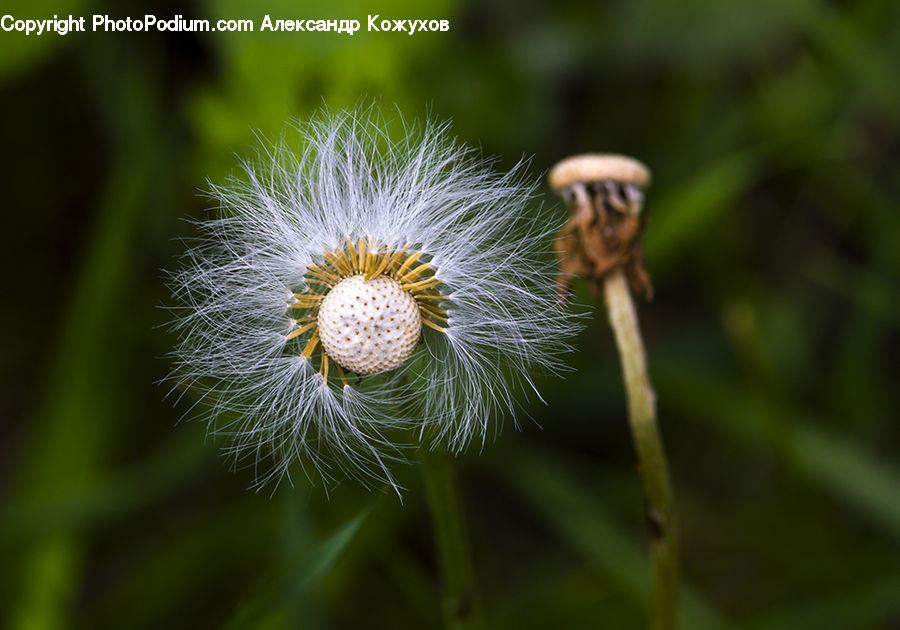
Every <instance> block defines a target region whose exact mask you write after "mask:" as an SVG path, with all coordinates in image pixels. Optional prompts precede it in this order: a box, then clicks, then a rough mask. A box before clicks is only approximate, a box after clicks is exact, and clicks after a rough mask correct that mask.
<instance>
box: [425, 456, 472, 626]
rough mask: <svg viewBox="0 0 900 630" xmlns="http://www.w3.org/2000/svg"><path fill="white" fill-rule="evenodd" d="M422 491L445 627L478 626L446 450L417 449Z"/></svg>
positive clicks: (459, 510) (462, 525)
mask: <svg viewBox="0 0 900 630" xmlns="http://www.w3.org/2000/svg"><path fill="white" fill-rule="evenodd" d="M419 457H420V459H421V461H422V476H423V478H424V481H425V495H426V498H427V501H428V508H429V510H430V512H431V520H432V527H433V528H434V535H435V543H436V545H437V552H438V564H439V565H440V569H441V578H442V582H443V584H442V588H443V596H442V600H441V604H442V605H441V610H442V613H443V617H444V627H445V628H446V629H447V630H451V629H452V630H464V629H465V630H468V629H471V628H477V627H480V625H481V624H480V614H479V610H478V606H477V604H478V602H477V598H476V593H475V572H474V570H473V568H472V555H471V552H470V550H469V540H468V538H467V536H466V529H465V523H464V519H463V513H462V507H461V506H460V502H459V493H458V492H457V489H456V479H455V475H454V466H453V458H452V457H451V456H450V455H448V454H447V453H443V452H434V451H428V450H427V448H426V447H423V448H422V449H421V450H420V454H419Z"/></svg>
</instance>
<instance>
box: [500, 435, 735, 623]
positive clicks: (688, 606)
mask: <svg viewBox="0 0 900 630" xmlns="http://www.w3.org/2000/svg"><path fill="white" fill-rule="evenodd" d="M499 471H500V473H501V474H502V475H503V476H504V477H505V478H506V479H507V480H508V481H509V482H510V483H511V484H512V485H513V486H514V487H515V489H516V490H517V492H518V493H519V494H520V495H521V496H522V497H523V498H524V499H525V500H526V501H527V503H528V504H529V505H530V506H531V507H532V509H533V510H534V511H535V512H536V513H537V514H538V515H539V516H540V517H541V518H543V519H544V520H546V521H547V522H548V523H549V524H550V525H551V526H552V527H554V528H555V529H556V530H557V531H558V532H559V535H560V537H561V538H562V539H563V540H565V541H567V542H568V543H569V544H570V545H571V546H572V547H573V548H574V549H575V550H577V551H579V552H581V553H582V554H583V555H584V557H585V558H587V559H588V560H590V561H591V562H592V563H593V564H594V565H595V566H597V568H598V569H600V570H601V571H603V572H605V573H606V574H608V575H609V576H610V578H612V579H613V580H614V581H615V582H617V583H618V584H619V586H620V588H621V589H622V592H623V593H624V594H625V595H627V596H628V597H629V598H630V599H631V600H632V601H633V602H634V603H635V604H636V606H637V607H638V608H639V609H641V610H647V609H648V607H649V604H650V561H649V554H648V552H647V551H646V550H645V549H643V548H641V547H640V546H639V544H638V543H636V542H635V541H634V540H632V539H631V538H630V537H629V536H628V535H626V534H625V533H624V532H622V531H621V530H620V529H619V528H618V527H617V526H616V525H614V524H613V523H612V522H611V520H610V518H609V517H608V515H607V514H606V513H605V510H604V509H603V506H602V505H601V503H600V502H599V501H598V500H597V499H596V498H595V497H594V496H593V495H592V494H591V492H590V490H588V489H587V488H585V487H583V486H580V485H579V484H577V483H576V482H574V481H572V480H571V479H569V478H568V477H567V476H566V475H565V474H564V473H563V472H561V471H560V470H559V467H558V465H557V464H555V463H554V462H553V461H551V460H550V459H549V458H547V456H546V455H543V454H539V453H537V452H535V451H529V452H528V454H527V455H522V456H519V457H514V456H512V455H510V456H509V457H508V458H506V459H504V465H503V466H502V467H501V468H500V469H499ZM682 600H683V610H682V622H683V624H682V625H683V626H684V627H685V628H692V629H696V630H706V629H709V630H713V629H722V628H729V627H731V624H730V623H728V621H727V620H725V619H724V618H723V617H722V616H721V615H720V614H719V613H718V612H716V611H715V610H714V609H713V607H712V606H711V605H710V604H708V603H707V602H706V601H705V600H704V599H703V598H702V596H701V595H700V594H699V593H697V592H696V591H695V590H694V589H691V588H690V587H686V586H685V587H683V588H682Z"/></svg>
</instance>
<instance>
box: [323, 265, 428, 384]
mask: <svg viewBox="0 0 900 630" xmlns="http://www.w3.org/2000/svg"><path fill="white" fill-rule="evenodd" d="M318 327H319V338H320V339H321V341H322V347H323V348H324V350H325V352H326V353H328V357H329V358H330V359H333V360H334V361H337V362H338V363H339V364H340V365H341V366H343V367H344V368H346V369H348V370H350V371H352V372H356V373H357V374H380V373H381V372H388V371H390V370H394V369H397V368H398V367H400V366H401V365H403V363H405V362H406V360H407V359H408V358H409V357H410V355H411V354H412V353H413V350H415V347H416V344H417V343H418V341H419V336H420V335H421V334H422V317H421V315H420V314H419V308H418V306H417V305H416V301H415V299H413V297H412V295H410V294H409V292H407V291H405V290H403V288H401V286H400V284H399V283H398V282H397V281H396V280H394V279H393V278H390V277H387V276H378V277H376V278H371V279H369V280H366V279H365V276H363V275H355V276H351V277H349V278H345V279H344V280H341V281H340V282H339V283H338V284H337V285H336V286H335V287H334V288H333V289H331V291H329V292H328V294H327V295H326V296H325V299H323V300H322V305H321V307H320V308H319V314H318Z"/></svg>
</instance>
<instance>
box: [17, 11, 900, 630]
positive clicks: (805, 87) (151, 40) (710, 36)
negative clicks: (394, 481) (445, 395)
mask: <svg viewBox="0 0 900 630" xmlns="http://www.w3.org/2000/svg"><path fill="white" fill-rule="evenodd" d="M70 12H71V13H74V14H76V15H85V16H87V17H88V21H90V15H91V14H92V13H109V14H111V15H113V16H119V17H124V16H126V15H132V16H139V15H142V14H144V13H155V14H156V15H157V16H159V17H160V18H168V17H171V16H172V15H174V14H175V13H180V14H182V15H183V16H184V17H185V18H187V19H190V18H192V17H202V18H208V19H210V20H216V19H219V18H231V19H237V18H252V19H254V21H255V22H256V25H257V29H258V27H259V25H260V24H261V21H262V18H263V16H264V15H265V14H266V13H270V14H271V15H272V17H273V19H277V18H307V17H309V18H319V17H322V18H331V19H342V18H355V19H359V20H360V21H361V22H362V23H363V30H362V31H361V32H359V33H357V34H356V35H354V36H352V37H350V36H348V35H343V34H342V35H338V34H335V33H305V34H304V33H259V32H257V33H253V34H246V33H245V34H226V33H206V34H191V33H176V34H162V33H118V34H114V33H108V34H99V33H98V34H92V33H90V32H89V33H84V34H81V33H73V34H70V35H68V36H66V37H56V36H54V35H52V34H50V35H44V36H41V37H40V38H38V37H35V36H31V37H28V38H26V37H24V35H22V34H20V33H0V120H2V124H3V131H2V137H3V146H2V151H3V160H2V164H3V168H2V169H0V191H2V192H0V194H2V199H3V201H2V205H0V207H2V211H0V212H2V218H3V222H2V234H3V237H2V238H3V241H2V242H3V247H2V249H0V252H2V253H0V256H2V259H0V265H2V269H3V288H2V291H0V296H2V308H0V331H2V332H0V334H2V339H0V343H2V355H0V418H2V437H0V491H2V505H0V557H2V561H0V563H2V565H3V568H2V570H0V609H2V614H3V620H2V621H0V624H5V625H7V626H8V627H10V628H17V629H23V630H25V629H42V628H59V627H72V628H160V627H167V628H175V627H178V628H207V627H223V626H224V627H232V628H238V627H254V628H285V627H301V628H359V627H390V628H427V627H434V626H435V625H437V624H438V623H439V619H440V615H439V610H440V609H439V600H438V593H439V585H438V577H437V569H436V566H435V560H434V554H433V550H432V541H431V528H430V522H429V518H428V514H427V510H426V508H425V505H424V501H423V497H422V488H421V481H420V480H419V476H418V470H417V468H416V467H415V466H411V467H409V468H408V469H407V470H404V471H403V472H402V473H401V482H402V483H403V484H404V485H405V486H406V487H407V488H408V490H407V492H406V493H405V495H404V504H403V505H400V504H399V502H398V501H397V499H396V497H395V496H393V495H392V494H391V493H389V492H383V491H376V492H374V493H369V492H367V491H365V490H363V489H361V488H358V487H357V486H356V485H355V484H353V483H346V484H343V485H341V486H340V487H338V488H336V489H334V490H333V491H332V492H331V496H330V499H329V498H327V497H326V496H325V495H324V493H323V491H322V489H321V488H311V487H309V486H307V485H306V484H305V483H304V481H303V478H302V476H299V477H297V484H296V486H295V487H293V488H291V487H288V486H283V487H281V488H279V489H278V491H277V492H275V493H274V495H273V496H271V497H270V496H269V495H268V494H267V493H265V492H264V493H261V494H254V493H252V492H249V491H246V490H245V488H247V487H248V486H249V485H250V484H251V482H252V476H251V474H252V473H251V472H249V471H239V472H236V473H231V472H229V471H228V470H227V467H226V465H225V463H224V461H223V459H222V458H221V457H219V456H218V448H219V447H221V446H223V444H222V443H219V442H217V441H215V440H212V439H205V435H204V427H203V426H201V425H199V424H197V423H190V422H183V423H181V424H177V423H178V421H179V418H180V416H181V415H182V413H184V411H185V410H186V405H182V406H180V407H173V405H172V402H171V401H170V400H164V399H163V398H164V395H165V394H166V391H167V388H166V387H165V386H163V385H158V384H157V382H158V381H159V380H160V379H162V378H163V377H164V376H165V375H166V373H167V371H168V369H169V362H168V360H167V359H166V358H165V355H166V353H167V352H168V351H169V350H170V348H171V346H172V344H173V339H172V338H171V336H170V335H169V334H168V333H167V331H166V329H165V327H164V324H165V322H166V318H167V315H166V313H165V311H163V310H162V309H160V308H158V307H159V305H161V304H165V303H167V302H168V300H169V297H168V294H167V290H166V288H165V285H164V281H163V275H162V271H161V270H162V269H166V268H172V266H173V265H174V258H175V256H177V254H178V253H180V251H181V249H182V246H181V245H180V243H179V242H178V241H177V240H176V239H177V237H178V236H180V235H183V234H184V233H185V232H186V230H187V227H186V224H184V223H183V222H182V221H181V220H180V219H182V218H184V217H199V216H201V215H202V214H203V211H204V208H205V207H206V205H207V202H206V201H205V200H204V199H203V198H202V197H201V196H200V195H199V190H201V189H203V188H204V187H205V186H206V184H205V182H206V178H210V179H212V180H213V181H219V180H221V179H222V177H224V176H225V175H226V174H228V173H229V172H230V171H231V169H232V168H233V166H234V164H235V157H234V154H235V153H238V154H246V153H247V152H248V150H249V148H250V147H251V145H252V144H253V142H254V137H253V133H254V131H259V132H261V133H263V134H265V135H269V136H273V135H277V134H278V133H279V131H280V130H281V129H282V126H283V124H284V123H285V121H287V120H289V119H291V118H292V117H297V118H304V117H306V116H308V115H309V114H310V113H311V112H312V111H314V110H315V109H316V108H318V107H320V106H321V105H322V104H323V103H327V104H328V105H329V106H333V107H341V106H348V105H353V104H354V103H356V102H357V101H358V100H359V99H360V98H361V97H374V98H377V99H380V102H381V104H382V105H383V106H385V107H393V104H395V103H396V104H397V105H398V106H399V108H400V109H401V111H403V112H404V114H406V115H410V116H417V115H423V114H425V113H426V112H429V111H430V112H431V114H433V116H434V117H436V118H438V119H441V120H447V119H452V121H453V122H454V132H455V133H456V134H458V136H459V137H460V139H461V140H462V141H464V142H466V143H468V144H473V145H477V146H480V147H481V148H482V149H483V150H484V152H485V153H486V154H489V155H497V156H499V157H500V162H499V166H500V167H509V166H511V165H512V164H514V163H515V162H516V161H517V160H518V159H519V158H520V157H521V156H522V155H523V154H524V155H530V156H533V160H532V162H531V171H532V173H533V175H534V177H535V178H541V177H543V175H544V173H545V172H546V170H547V169H548V168H549V167H550V166H552V164H553V163H554V162H555V161H556V160H558V159H560V158H562V157H565V156H567V155H569V154H572V153H577V152H583V151H615V152H623V153H627V154H630V155H634V156H636V157H638V158H640V159H641V160H643V161H644V162H646V163H647V164H648V165H649V166H650V167H651V168H652V169H653V172H654V178H655V179H654V184H653V186H652V188H651V189H650V190H649V192H648V199H647V211H648V213H649V217H650V225H649V228H648V232H647V235H646V251H647V256H648V266H649V269H650V272H651V274H652V275H653V278H654V281H655V284H656V298H655V300H654V301H653V302H652V303H650V304H644V305H642V306H641V318H642V321H643V325H644V329H645V334H646V337H647V344H648V348H649V353H650V363H651V371H652V376H653V379H654V382H655V385H656V386H657V389H658V394H659V412H660V420H661V423H662V427H663V433H664V436H665V439H666V442H667V445H668V448H669V452H670V458H671V465H672V469H673V475H674V483H675V488H676V494H677V499H678V505H679V513H680V519H681V529H682V547H683V555H684V560H683V565H684V575H685V582H686V584H687V586H686V594H685V606H684V613H683V617H684V621H685V624H684V626H685V627H686V628H688V627H689V628H700V629H703V628H729V627H742V628H759V629H761V630H762V629H766V630H771V629H780V628H785V629H793V628H812V629H817V630H822V629H829V628H834V629H838V628H842V629H848V630H850V629H854V630H856V629H868V628H873V629H874V628H879V629H880V628H898V627H900V596H898V593H900V573H898V569H900V468H898V465H897V456H896V453H897V450H898V447H900V429H898V426H897V419H898V417H900V413H898V404H900V395H898V376H900V370H898V360H897V352H898V350H900V343H898V326H900V283H898V275H900V246H898V245H900V215H898V212H897V203H896V201H895V200H896V198H897V194H898V188H900V177H898V175H900V81H898V68H900V3H897V2H892V1H889V0H886V1H876V0H862V1H858V2H824V1H816V0H757V1H755V2H737V1H734V2H725V1H718V0H683V1H681V2H662V1H658V2H657V1H651V0H631V1H627V0H618V1H614V2H602V3H600V2H583V3H579V2H554V3H542V2H537V1H535V0H525V1H516V2H514V1H512V0H505V1H500V2H476V1H474V0H473V1H454V0H444V1H441V2H435V3H431V4H430V5H428V6H425V5H423V4H422V3H420V2H414V1H413V0H384V1H383V2H380V3H377V4H374V3H370V4H366V5H363V4H360V3H358V2H354V1H351V0H333V1H329V2H306V3H302V4H299V3H290V2H286V1H282V2H269V3H266V4H265V5H259V6H252V7H251V6H243V5H241V4H239V3H237V2H236V1H233V0H208V1H206V2H199V3H193V4H192V5H191V6H190V7H176V6H174V5H173V4H169V5H166V4H161V5H155V6H153V7H150V6H148V5H141V4H136V3H133V2H132V3H122V4H117V5H116V6H115V7H113V6H112V5H110V4H104V3H101V2H90V1H89V0H66V1H64V0H60V1H59V2H56V3H52V4H51V3H28V4H25V3H24V1H23V0H19V1H17V2H13V3H10V2H6V3H5V4H4V6H3V10H2V11H0V13H11V14H14V15H16V17H22V18H25V17H29V18H43V17H49V16H52V14H53V13H57V14H68V13H70ZM367 13H379V14H381V16H382V17H383V18H398V19H400V18H409V17H413V18H427V19H449V20H450V21H451V29H450V31H449V32H447V33H417V34H415V35H413V36H409V35H407V34H403V33H366V32H365V21H366V14H367ZM543 201H544V203H547V204H552V205H553V206H554V207H556V208H557V212H558V213H559V215H558V216H559V217H560V218H562V217H564V216H565V210H564V209H563V207H562V205H561V204H560V203H559V202H558V200H557V199H556V198H555V197H554V196H553V195H552V194H551V193H550V192H549V191H548V190H547V189H546V187H545V188H544V198H543ZM578 296H579V298H580V299H582V300H584V301H588V302H590V303H594V302H593V300H592V298H591V297H590V296H589V294H588V293H587V292H586V291H584V288H583V287H581V289H580V290H579V293H578ZM595 306H597V308H596V309H595V317H594V318H593V320H592V323H591V324H590V326H589V327H588V328H587V330H586V331H585V332H584V334H583V335H582V336H581V338H580V339H579V346H580V352H578V353H577V354H576V355H574V356H573V357H572V358H571V361H572V363H573V364H574V366H575V367H576V368H577V369H576V371H574V372H572V373H571V374H569V375H568V376H567V377H566V378H565V379H547V380H546V382H545V383H543V391H544V392H545V394H546V396H545V397H546V400H547V403H548V404H547V405H546V406H543V405H534V406H529V407H528V408H527V409H526V413H527V414H530V416H531V418H532V419H533V421H532V420H529V419H528V417H527V415H526V414H523V415H522V417H521V418H520V420H521V424H522V429H523V430H522V431H521V432H517V431H515V430H514V428H513V423H512V422H511V421H510V419H506V420H505V421H504V422H503V425H504V426H503V429H504V430H503V432H502V434H501V435H500V437H499V438H498V439H497V440H496V441H495V442H493V443H490V444H489V445H487V446H486V447H485V448H484V449H483V451H482V452H480V453H478V452H472V453H470V454H468V455H467V456H466V457H464V458H463V459H462V461H461V462H460V469H459V478H460V484H461V488H462V493H463V499H464V503H465V508H466V511H467V517H468V525H469V533H470V537H471V539H472V545H473V547H474V552H475V564H476V570H477V573H478V576H479V584H480V589H481V593H482V597H483V599H484V603H485V608H486V611H487V616H488V620H489V625H490V627H492V628H511V629H512V628H515V629H528V628H598V627H602V628H640V627H642V626H644V624H645V619H646V608H647V596H648V590H649V571H648V568H647V557H646V548H647V539H646V538H647V537H646V534H645V531H644V527H643V522H642V516H641V515H642V499H641V491H640V487H639V484H638V481H637V476H636V474H635V469H634V455H633V451H632V446H631V442H630V436H629V433H628V428H627V423H626V416H625V407H624V395H623V392H622V387H621V377H620V375H619V372H618V363H617V357H616V354H615V348H614V345H613V343H612V339H611V335H610V333H609V330H608V326H607V324H606V321H605V315H604V311H603V308H602V305H601V304H595ZM538 425H539V426H538Z"/></svg>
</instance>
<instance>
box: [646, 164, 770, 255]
mask: <svg viewBox="0 0 900 630" xmlns="http://www.w3.org/2000/svg"><path fill="white" fill-rule="evenodd" d="M755 171H756V166H755V163H754V160H753V158H752V156H751V154H750V153H746V152H740V153H735V154H732V155H730V156H727V157H723V158H720V159H719V160H718V161H717V162H716V163H714V164H704V165H703V166H702V167H701V168H700V169H699V171H698V173H697V174H696V175H695V176H694V177H693V178H691V179H689V180H688V181H685V182H684V183H683V184H681V185H680V186H678V188H676V189H674V190H671V191H670V192H669V193H668V195H665V196H662V197H660V198H653V199H651V200H650V201H649V202H648V204H647V205H648V210H649V211H650V212H652V213H653V217H652V222H653V229H652V230H647V234H646V235H645V236H644V250H645V251H646V253H647V259H648V260H649V262H650V267H651V268H653V267H657V268H659V267H660V266H662V264H663V263H665V262H667V259H668V258H669V257H670V256H673V255H675V254H676V253H678V251H680V250H682V249H684V248H685V247H686V246H687V245H689V244H690V243H691V242H692V240H694V239H704V238H708V232H707V230H706V228H707V227H708V225H709V223H710V222H711V221H713V220H714V219H715V216H716V214H717V213H723V212H730V211H731V209H732V208H734V207H735V202H736V200H737V199H738V198H739V197H740V196H741V195H743V194H744V192H745V191H746V189H747V187H748V186H749V185H750V184H751V182H752V181H753V177H754V173H755Z"/></svg>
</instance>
